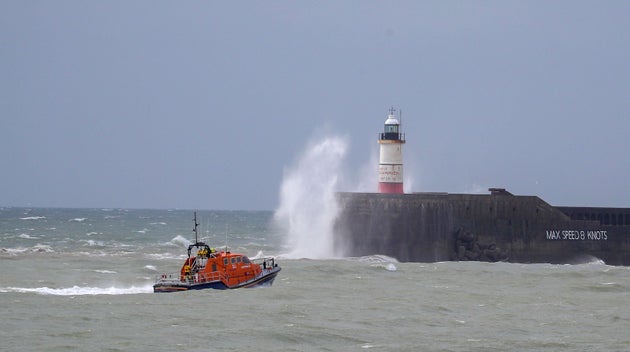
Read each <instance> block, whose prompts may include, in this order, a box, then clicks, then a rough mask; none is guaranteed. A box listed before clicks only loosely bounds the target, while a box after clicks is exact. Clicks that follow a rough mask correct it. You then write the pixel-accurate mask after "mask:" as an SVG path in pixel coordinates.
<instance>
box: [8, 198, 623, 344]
mask: <svg viewBox="0 0 630 352" xmlns="http://www.w3.org/2000/svg"><path fill="white" fill-rule="evenodd" d="M272 218H273V213H272V212H241V211H201V212H199V219H200V222H201V226H200V235H201V237H202V238H203V239H204V240H205V241H206V242H208V243H209V244H211V245H213V246H217V247H219V246H223V245H225V243H226V238H227V243H228V246H229V247H230V248H231V250H232V251H238V252H242V253H244V254H246V255H248V256H251V257H256V256H261V255H271V256H276V257H277V258H278V259H277V261H278V263H279V264H280V266H281V267H282V269H283V270H282V272H281V273H280V274H279V276H278V278H277V279H276V281H275V282H274V284H273V286H271V287H266V288H255V289H240V290H226V291H215V290H201V291H191V292H178V293H169V294H154V293H152V284H153V281H154V278H155V276H156V275H159V274H160V273H162V272H171V271H177V270H178V269H179V267H180V265H181V263H182V260H183V258H184V257H185V255H186V246H187V245H188V243H189V241H191V240H193V238H192V237H193V236H192V227H193V223H192V212H191V211H184V210H172V211H169V210H120V209H38V208H34V209H26V208H0V265H1V268H2V275H1V276H0V312H2V319H0V341H1V344H0V350H6V351H14V350H18V349H19V350H21V351H72V350H76V351H149V350H151V351H221V350H225V351H228V350H229V351H232V350H237V351H243V350H256V351H364V350H371V351H628V350H630V334H629V332H630V306H629V304H630V268H628V267H613V266H607V265H604V264H603V263H602V262H600V261H597V260H594V261H593V262H591V263H585V264H580V265H550V264H509V263H477V262H444V263H399V262H396V260H395V259H394V258H388V257H384V256H381V255H378V253H374V255H372V256H366V257H361V258H336V259H304V258H302V259H301V258H293V257H291V256H290V255H288V253H295V252H296V251H295V248H290V247H289V245H288V243H292V241H291V240H290V239H288V238H287V236H288V235H287V234H286V233H285V231H282V230H279V229H278V228H276V227H274V226H272V225H271V222H272ZM312 240H313V243H314V244H316V243H317V241H318V239H317V238H316V236H313V239H312ZM297 252H299V253H305V252H304V249H301V250H300V251H297Z"/></svg>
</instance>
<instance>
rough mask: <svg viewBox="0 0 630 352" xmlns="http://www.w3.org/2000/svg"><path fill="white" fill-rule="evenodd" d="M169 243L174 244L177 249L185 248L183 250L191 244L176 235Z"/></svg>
mask: <svg viewBox="0 0 630 352" xmlns="http://www.w3.org/2000/svg"><path fill="white" fill-rule="evenodd" d="M169 243H170V244H174V245H176V246H178V247H185V248H187V247H188V246H189V245H190V244H191V242H190V241H189V240H187V239H186V238H184V237H183V236H182V235H177V236H176V237H175V238H173V239H172V240H171V241H170V242H169Z"/></svg>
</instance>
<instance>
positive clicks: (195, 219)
mask: <svg viewBox="0 0 630 352" xmlns="http://www.w3.org/2000/svg"><path fill="white" fill-rule="evenodd" d="M193 221H194V222H195V227H194V228H193V232H194V233H195V244H197V243H199V239H198V238H197V226H199V223H198V222H197V211H196V210H195V217H194V218H193Z"/></svg>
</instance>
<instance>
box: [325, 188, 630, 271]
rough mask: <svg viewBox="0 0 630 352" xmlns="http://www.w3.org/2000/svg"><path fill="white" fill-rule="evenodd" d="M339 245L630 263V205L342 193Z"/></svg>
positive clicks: (503, 196) (498, 193)
mask: <svg viewBox="0 0 630 352" xmlns="http://www.w3.org/2000/svg"><path fill="white" fill-rule="evenodd" d="M337 199H338V202H339V205H340V208H341V212H340V214H339V217H338V218H337V220H336V223H335V233H336V236H335V246H337V248H343V249H344V250H345V254H346V255H350V256H362V255H370V254H385V255H388V256H392V257H395V258H397V259H398V260H400V261H410V262H437V261H450V260H456V261H460V260H478V261H509V262H519V263H578V262H584V261H589V260H594V259H595V258H597V259H600V260H603V261H604V262H605V263H607V264H610V265H630V208H592V207H554V206H552V205H550V204H548V203H547V202H545V201H544V200H542V199H540V198H539V197H536V196H516V195H512V194H511V193H509V192H508V191H506V190H504V189H494V188H493V189H490V194H448V193H412V194H380V193H338V194H337Z"/></svg>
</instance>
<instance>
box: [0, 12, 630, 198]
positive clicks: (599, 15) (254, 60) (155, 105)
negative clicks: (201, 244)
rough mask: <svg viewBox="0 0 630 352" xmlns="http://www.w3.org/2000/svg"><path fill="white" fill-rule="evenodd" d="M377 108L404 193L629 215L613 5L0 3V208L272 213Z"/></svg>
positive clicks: (356, 157)
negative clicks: (397, 140)
mask: <svg viewBox="0 0 630 352" xmlns="http://www.w3.org/2000/svg"><path fill="white" fill-rule="evenodd" d="M392 105H393V106H395V107H397V108H399V109H402V110H403V119H402V122H403V130H404V131H403V132H405V133H406V138H407V144H406V145H405V150H404V163H405V176H406V178H407V180H408V183H407V185H406V191H408V192H411V191H415V192H418V191H429V192H439V191H443V192H451V193H461V192H479V191H485V190H486V189H487V188H488V187H505V188H507V189H508V190H510V191H512V192H513V193H516V194H524V195H538V196H540V197H541V198H543V199H545V200H546V201H548V202H549V203H551V204H553V205H584V206H620V207H621V206H623V207H630V2H628V1H443V0H439V1H256V2H253V1H237V2H232V1H202V2H198V1H185V2H180V1H153V0H151V1H22V0H20V1H10V0H4V1H0V150H1V151H2V158H0V205H5V206H61V207H133V208H187V209H190V208H200V209H245V210H248V209H252V210H256V209H262V210H273V209H276V207H277V206H278V202H279V200H278V199H279V198H278V194H279V190H280V184H281V182H282V178H283V175H284V173H285V170H287V169H288V168H291V165H294V164H295V163H296V159H298V158H299V156H300V154H301V153H302V152H303V151H304V149H305V148H306V147H307V143H308V142H309V140H312V139H313V138H315V139H317V138H324V137H325V136H329V135H330V136H333V135H334V136H342V137H344V138H347V140H348V150H347V155H346V157H345V159H344V163H345V165H346V167H345V168H346V169H347V170H364V169H365V168H366V165H367V169H368V170H376V167H377V165H373V166H371V165H370V163H371V161H372V162H373V160H374V153H375V152H376V150H377V148H378V145H377V143H376V138H377V133H378V132H380V131H381V130H382V128H383V122H384V121H385V118H386V114H387V109H388V108H389V107H390V106H392ZM357 173H359V171H354V173H353V174H351V175H346V176H345V178H346V182H345V184H340V185H339V188H341V189H340V190H354V189H352V186H351V185H352V184H353V181H352V180H353V179H354V180H358V179H360V178H362V175H358V174H357ZM348 180H350V181H348ZM356 182H358V181H355V182H354V183H356ZM375 189H376V185H374V190H375Z"/></svg>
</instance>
